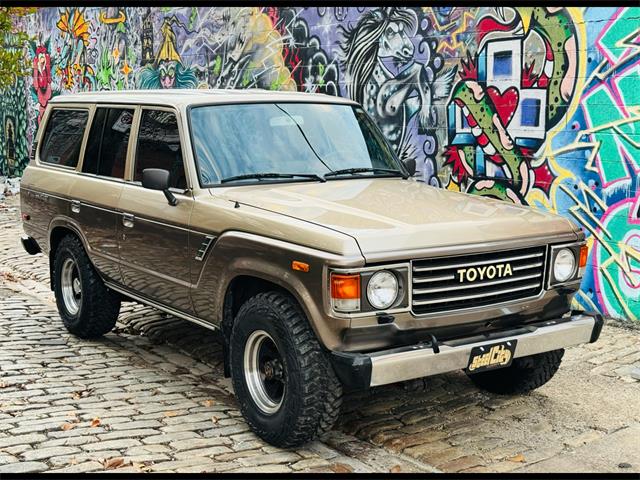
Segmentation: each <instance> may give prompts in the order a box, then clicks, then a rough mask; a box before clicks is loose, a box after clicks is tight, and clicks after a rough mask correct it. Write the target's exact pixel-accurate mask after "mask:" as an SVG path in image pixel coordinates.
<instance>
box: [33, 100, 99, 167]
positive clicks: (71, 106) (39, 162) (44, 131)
mask: <svg viewBox="0 0 640 480" xmlns="http://www.w3.org/2000/svg"><path fill="white" fill-rule="evenodd" d="M55 110H72V111H78V110H80V111H86V112H87V123H86V125H85V126H84V132H82V139H81V140H80V150H79V151H78V161H77V162H76V165H75V167H70V166H68V165H60V164H56V163H52V162H46V161H44V160H42V158H41V157H40V153H41V151H42V147H43V145H44V138H45V136H46V134H47V128H48V127H49V122H50V121H51V119H52V116H53V112H54V111H55ZM91 110H92V109H91V106H90V105H86V104H81V103H80V104H75V103H74V104H69V105H65V106H57V105H54V106H52V107H51V108H50V109H49V111H48V112H47V114H46V117H45V118H44V119H43V121H42V122H41V125H42V124H43V126H40V127H38V128H39V129H40V128H41V129H42V130H41V131H42V134H41V135H40V136H38V135H36V138H35V139H34V141H35V142H37V146H36V152H35V156H34V157H35V161H36V165H38V166H41V167H47V168H59V169H61V170H66V171H69V172H76V171H77V170H78V166H79V165H80V164H81V163H82V160H83V158H84V146H85V142H86V140H87V136H88V134H89V133H88V132H89V129H88V126H89V125H90V123H91V119H92V111H91ZM38 137H40V138H38Z"/></svg>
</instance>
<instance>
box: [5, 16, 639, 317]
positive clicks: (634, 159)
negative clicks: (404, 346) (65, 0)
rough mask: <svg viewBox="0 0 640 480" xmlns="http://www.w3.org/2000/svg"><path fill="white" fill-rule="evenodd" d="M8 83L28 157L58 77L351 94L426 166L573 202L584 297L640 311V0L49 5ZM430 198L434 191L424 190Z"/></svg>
mask: <svg viewBox="0 0 640 480" xmlns="http://www.w3.org/2000/svg"><path fill="white" fill-rule="evenodd" d="M21 21H22V23H23V25H22V27H23V28H24V29H25V30H26V31H27V32H29V33H30V34H32V35H33V37H34V39H33V41H32V42H31V44H30V46H29V48H28V52H27V55H28V61H29V64H30V65H32V72H33V73H32V75H31V76H28V77H26V78H22V79H18V81H17V83H16V85H15V86H14V87H13V88H10V89H7V90H6V91H4V92H2V93H1V96H0V103H1V106H2V113H1V115H2V117H1V119H0V120H1V122H2V124H1V128H0V174H4V175H6V174H9V175H20V173H21V171H22V170H23V169H24V166H25V165H26V163H27V162H28V156H29V150H30V146H31V141H32V139H33V136H34V133H35V129H36V128H37V125H38V122H39V121H40V118H41V115H42V112H43V111H44V108H45V107H46V105H47V103H48V102H49V101H50V100H51V98H53V97H54V96H56V95H63V94H65V93H69V92H77V91H87V90H92V91H95V90H119V89H130V88H144V89H147V88H160V89H165V88H263V89H273V90H298V91H304V92H322V93H326V94H329V95H340V96H346V97H350V98H353V99H355V100H357V101H359V102H360V103H362V105H363V106H364V107H365V108H366V110H367V111H368V112H369V114H370V115H371V116H372V117H373V118H374V119H375V121H376V122H377V123H378V125H379V126H380V128H381V129H382V131H383V133H384V135H385V136H386V138H387V139H388V141H389V142H390V144H391V145H392V146H393V147H394V148H395V149H396V151H397V152H398V154H399V156H400V157H401V158H403V159H406V158H413V159H415V160H416V163H417V166H418V172H417V176H418V177H419V179H420V180H422V181H424V182H427V183H429V184H431V185H433V186H436V187H441V188H448V189H450V190H455V191H462V192H467V193H472V194H476V195H484V196H490V197H494V198H499V199H502V200H505V201H508V202H514V203H520V204H528V205H531V206H534V207H536V208H542V209H547V210H551V211H556V212H558V213H560V214H562V215H565V216H567V217H570V218H571V219H573V220H574V221H575V222H577V223H578V224H579V225H580V226H581V227H582V228H583V229H584V230H585V232H586V234H587V236H588V239H589V246H590V256H589V267H590V268H589V269H588V272H587V275H586V277H585V279H584V282H583V285H582V289H581V291H580V292H579V294H578V295H577V297H576V301H575V302H576V306H577V307H579V308H583V309H588V310H597V311H600V312H602V313H605V314H607V315H611V316H614V317H619V318H627V319H632V320H639V319H640V221H639V219H638V217H639V214H640V212H639V210H640V193H639V184H640V175H639V174H640V7H628V8H616V7H611V8H609V7H597V8H560V7H514V8H509V7H491V8H489V7H482V8H469V7H433V8H431V7H423V8H417V7H410V8H409V7H377V8H365V7H317V8H316V7H306V8H288V7H264V8H255V7H229V8H195V7H184V8H162V7H154V8H149V7H139V8H124V7H110V8H82V7H64V8H42V9H39V10H38V11H37V12H36V13H35V14H33V15H30V16H29V17H26V18H23V19H22V20H21ZM425 208H428V205H427V206H425Z"/></svg>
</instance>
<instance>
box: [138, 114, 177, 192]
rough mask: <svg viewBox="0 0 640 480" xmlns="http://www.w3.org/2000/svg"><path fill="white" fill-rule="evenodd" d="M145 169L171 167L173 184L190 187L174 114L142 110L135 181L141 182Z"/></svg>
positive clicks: (174, 185)
mask: <svg viewBox="0 0 640 480" xmlns="http://www.w3.org/2000/svg"><path fill="white" fill-rule="evenodd" d="M145 168H161V169H163V170H168V171H169V174H170V177H169V186H170V187H172V188H178V189H180V190H185V189H186V188H187V179H186V176H185V171H184V162H183V159H182V147H181V145H180V132H179V130H178V121H177V119H176V116H175V114H174V113H172V112H167V111H164V110H143V111H142V117H141V119H140V128H139V130H138V146H137V148H136V160H135V171H134V176H133V180H134V181H136V182H141V181H142V171H143V170H144V169H145Z"/></svg>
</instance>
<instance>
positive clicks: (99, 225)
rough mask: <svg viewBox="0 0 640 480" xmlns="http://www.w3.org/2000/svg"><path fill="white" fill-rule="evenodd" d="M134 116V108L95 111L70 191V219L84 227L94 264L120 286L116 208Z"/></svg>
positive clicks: (126, 106)
mask: <svg viewBox="0 0 640 480" xmlns="http://www.w3.org/2000/svg"><path fill="white" fill-rule="evenodd" d="M134 114H135V107H133V106H131V105H121V106H116V105H113V106H111V105H109V106H107V105H99V106H97V108H95V110H94V112H93V117H92V121H91V128H90V130H89V136H88V138H87V143H86V146H85V150H84V152H85V153H84V157H83V160H82V164H81V165H80V168H79V169H80V173H79V174H78V175H77V179H76V181H75V183H74V185H73V186H72V188H71V191H70V192H69V196H70V198H71V201H72V203H71V216H72V217H73V218H75V219H77V221H78V222H79V223H80V225H81V227H82V230H83V233H84V235H85V237H86V238H87V241H88V243H89V249H90V252H89V254H90V256H91V259H92V261H93V263H94V265H95V266H96V267H97V268H98V270H99V271H100V273H101V274H102V275H103V276H104V277H106V278H107V279H108V280H111V281H115V282H118V283H119V282H120V281H121V274H120V268H119V258H118V241H117V235H118V228H119V223H118V221H119V219H120V215H119V213H118V212H117V208H118V202H119V200H120V194H121V193H122V188H123V185H124V172H125V166H126V163H127V156H128V154H129V153H128V152H129V146H130V143H131V127H132V125H133V119H134Z"/></svg>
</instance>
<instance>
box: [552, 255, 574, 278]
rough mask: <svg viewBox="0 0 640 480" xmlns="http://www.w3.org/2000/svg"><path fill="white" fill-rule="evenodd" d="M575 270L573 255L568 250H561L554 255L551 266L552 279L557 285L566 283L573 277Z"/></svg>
mask: <svg viewBox="0 0 640 480" xmlns="http://www.w3.org/2000/svg"><path fill="white" fill-rule="evenodd" d="M575 268H576V257H575V255H574V254H573V252H572V251H571V250H569V249H568V248H563V249H562V250H560V251H559V252H558V253H557V254H556V261H555V262H554V264H553V278H555V279H556V282H558V283H562V282H566V281H567V280H569V279H570V278H571V277H572V276H573V273H574V271H575Z"/></svg>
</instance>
